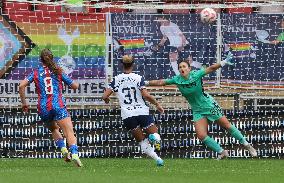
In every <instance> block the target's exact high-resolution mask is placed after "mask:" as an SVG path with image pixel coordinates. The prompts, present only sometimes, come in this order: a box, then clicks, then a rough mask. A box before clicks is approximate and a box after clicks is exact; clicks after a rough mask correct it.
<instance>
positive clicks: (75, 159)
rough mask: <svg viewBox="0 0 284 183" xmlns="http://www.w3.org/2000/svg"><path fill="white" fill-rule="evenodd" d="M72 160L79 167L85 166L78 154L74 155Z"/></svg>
mask: <svg viewBox="0 0 284 183" xmlns="http://www.w3.org/2000/svg"><path fill="white" fill-rule="evenodd" d="M72 160H73V161H74V163H75V164H76V166H77V167H82V166H83V164H82V162H81V160H80V158H79V156H78V154H72Z"/></svg>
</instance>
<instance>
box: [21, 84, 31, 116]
mask: <svg viewBox="0 0 284 183" xmlns="http://www.w3.org/2000/svg"><path fill="white" fill-rule="evenodd" d="M28 84H29V81H28V80H26V79H25V80H22V81H21V82H20V86H19V94H20V98H21V102H22V109H23V111H24V112H28V109H29V107H28V104H27V101H26V94H25V90H26V87H27V86H28Z"/></svg>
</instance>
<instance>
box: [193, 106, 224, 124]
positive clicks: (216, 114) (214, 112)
mask: <svg viewBox="0 0 284 183" xmlns="http://www.w3.org/2000/svg"><path fill="white" fill-rule="evenodd" d="M192 112H193V121H194V122H197V121H199V120H201V119H202V118H207V119H208V120H209V121H211V122H214V121H216V120H218V119H220V118H221V117H223V116H224V113H223V110H222V108H221V107H220V106H219V105H215V106H214V107H212V108H211V109H207V110H203V111H192Z"/></svg>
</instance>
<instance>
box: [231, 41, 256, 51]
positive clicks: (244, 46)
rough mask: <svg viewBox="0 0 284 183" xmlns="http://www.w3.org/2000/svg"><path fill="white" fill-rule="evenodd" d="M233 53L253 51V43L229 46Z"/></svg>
mask: <svg viewBox="0 0 284 183" xmlns="http://www.w3.org/2000/svg"><path fill="white" fill-rule="evenodd" d="M228 46H229V47H230V48H231V49H232V50H233V51H247V50H250V49H251V46H252V43H233V44H228Z"/></svg>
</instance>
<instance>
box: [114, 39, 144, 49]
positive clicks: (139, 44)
mask: <svg viewBox="0 0 284 183" xmlns="http://www.w3.org/2000/svg"><path fill="white" fill-rule="evenodd" d="M119 42H120V43H121V45H122V46H123V47H124V49H139V48H144V47H145V41H144V38H139V39H124V40H119Z"/></svg>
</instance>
